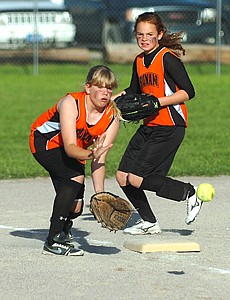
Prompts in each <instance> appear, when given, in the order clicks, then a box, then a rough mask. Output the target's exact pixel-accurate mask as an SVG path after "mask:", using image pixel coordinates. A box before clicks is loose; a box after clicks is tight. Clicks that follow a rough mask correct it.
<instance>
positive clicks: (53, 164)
mask: <svg viewBox="0 0 230 300" xmlns="http://www.w3.org/2000/svg"><path fill="white" fill-rule="evenodd" d="M34 157H35V159H36V160H37V161H38V162H39V164H40V165H41V166H43V168H45V169H46V170H47V171H48V172H49V174H50V177H51V180H52V182H53V186H54V189H55V191H56V196H55V199H54V205H53V212H52V216H51V224H50V230H49V235H48V243H49V244H50V245H51V244H52V243H53V237H54V236H55V235H57V234H58V233H60V232H61V231H62V230H63V227H64V225H65V222H66V220H67V219H68V218H69V216H70V214H71V208H72V206H73V203H74V200H75V199H78V198H82V196H83V195H82V193H83V192H82V191H83V190H84V189H83V186H84V185H83V184H80V183H78V182H76V181H73V180H71V178H73V177H76V176H79V175H83V176H85V167H84V165H83V164H81V163H80V162H78V161H77V160H76V159H73V158H70V157H68V156H67V155H66V153H65V151H64V148H56V149H52V150H49V151H43V152H38V153H35V154H34Z"/></svg>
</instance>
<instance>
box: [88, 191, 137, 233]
mask: <svg viewBox="0 0 230 300" xmlns="http://www.w3.org/2000/svg"><path fill="white" fill-rule="evenodd" d="M89 209H90V211H91V213H92V214H93V215H94V217H95V219H96V220H97V221H98V223H101V226H102V227H104V228H107V229H109V230H110V231H115V232H116V231H117V230H120V229H122V228H123V227H125V225H126V224H127V223H128V221H129V219H130V217H131V215H132V213H133V208H132V206H131V204H130V203H129V202H128V201H127V200H125V199H122V198H120V197H119V196H116V195H114V194H112V193H109V192H101V193H97V194H94V195H93V196H92V197H91V199H90V208H89Z"/></svg>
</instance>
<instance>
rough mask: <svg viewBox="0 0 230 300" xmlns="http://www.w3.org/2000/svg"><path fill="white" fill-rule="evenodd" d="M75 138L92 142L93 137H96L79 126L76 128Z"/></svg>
mask: <svg viewBox="0 0 230 300" xmlns="http://www.w3.org/2000/svg"><path fill="white" fill-rule="evenodd" d="M76 133H77V138H78V139H81V140H82V141H85V142H86V143H92V142H93V139H95V138H97V137H95V136H94V135H92V134H89V133H88V131H86V130H85V129H84V128H80V129H77V130H76Z"/></svg>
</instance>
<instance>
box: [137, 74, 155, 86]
mask: <svg viewBox="0 0 230 300" xmlns="http://www.w3.org/2000/svg"><path fill="white" fill-rule="evenodd" d="M139 82H140V86H141V87H145V86H147V85H152V86H156V87H158V86H159V78H158V74H155V73H145V74H143V75H141V76H140V78H139Z"/></svg>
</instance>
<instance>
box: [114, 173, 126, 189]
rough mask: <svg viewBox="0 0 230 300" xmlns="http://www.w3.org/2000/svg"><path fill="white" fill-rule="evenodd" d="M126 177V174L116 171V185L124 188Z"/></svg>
mask: <svg viewBox="0 0 230 300" xmlns="http://www.w3.org/2000/svg"><path fill="white" fill-rule="evenodd" d="M127 176H128V174H127V173H124V172H121V171H117V172H116V180H117V183H118V184H119V185H120V186H125V185H127Z"/></svg>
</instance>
